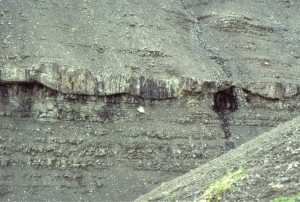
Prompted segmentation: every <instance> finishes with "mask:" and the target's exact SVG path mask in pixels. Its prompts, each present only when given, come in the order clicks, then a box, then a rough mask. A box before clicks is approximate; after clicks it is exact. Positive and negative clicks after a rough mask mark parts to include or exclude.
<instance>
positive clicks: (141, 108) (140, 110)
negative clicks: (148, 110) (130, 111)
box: [136, 106, 145, 114]
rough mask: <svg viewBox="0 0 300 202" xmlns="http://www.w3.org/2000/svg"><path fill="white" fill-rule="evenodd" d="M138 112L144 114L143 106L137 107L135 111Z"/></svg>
mask: <svg viewBox="0 0 300 202" xmlns="http://www.w3.org/2000/svg"><path fill="white" fill-rule="evenodd" d="M136 110H137V111H138V112H140V113H142V114H144V113H145V109H144V107H143V106H139V107H138V108H137V109H136Z"/></svg>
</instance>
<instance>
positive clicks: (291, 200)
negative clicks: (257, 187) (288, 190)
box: [271, 192, 300, 202]
mask: <svg viewBox="0 0 300 202" xmlns="http://www.w3.org/2000/svg"><path fill="white" fill-rule="evenodd" d="M297 201H300V192H298V193H296V194H294V195H291V196H280V197H277V198H274V199H273V200H272V201H271V202H297Z"/></svg>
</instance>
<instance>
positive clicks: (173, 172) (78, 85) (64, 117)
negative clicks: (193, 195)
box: [0, 0, 300, 201]
mask: <svg viewBox="0 0 300 202" xmlns="http://www.w3.org/2000/svg"><path fill="white" fill-rule="evenodd" d="M299 9H300V2H298V1H283V0H275V1H271V0H265V1H259V0H257V1H250V0H249V1H248V0H243V1H222V0H216V1H206V0H198V1H196V0H185V1H162V0H159V1H158V0H157V1H156V0H154V1H141V0H127V1H111V0H109V1H108V0H107V1H97V0H87V1H80V0H64V1H60V0H51V1H43V0H30V1H21V0H19V1H18V0H16V1H10V0H2V1H0V116H1V117H0V119H1V125H0V126H1V127H0V155H1V156H0V160H1V161H0V165H1V175H0V179H1V182H0V183H1V184H0V197H2V199H3V200H40V199H42V198H49V199H53V200H78V199H79V198H81V199H84V200H98V199H103V200H108V201H111V200H120V199H122V200H133V199H135V198H137V197H138V196H139V195H141V194H144V193H146V192H148V191H150V190H151V189H153V188H154V187H156V186H157V185H158V184H160V183H161V182H163V181H165V180H167V179H170V178H173V177H175V176H178V175H181V174H183V173H185V172H187V171H189V170H191V169H193V168H196V167H197V166H199V165H202V164H204V163H206V162H208V161H209V160H211V159H213V158H215V157H217V156H219V155H221V154H223V153H225V152H227V151H228V150H229V149H231V148H234V147H237V146H239V145H241V144H242V143H244V142H246V141H248V140H250V139H252V138H254V137H256V136H257V135H259V134H261V133H263V132H265V131H268V130H270V129H272V128H274V127H276V126H277V125H278V124H281V123H283V122H286V121H288V120H291V119H292V118H293V117H296V116H297V115H298V114H299V111H300V102H299V100H300V94H299V92H300V81H299V76H300V67H299V64H300V61H299V60H300V45H299V44H300V42H299V38H300V34H299V33H300V26H299V22H300V19H298V18H299V16H298V11H299ZM139 107H143V109H144V110H145V113H141V112H139V111H138V110H137V109H138V108H139ZM19 182H24V183H23V184H19ZM129 193H130V194H129Z"/></svg>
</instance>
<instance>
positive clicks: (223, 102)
mask: <svg viewBox="0 0 300 202" xmlns="http://www.w3.org/2000/svg"><path fill="white" fill-rule="evenodd" d="M213 107H214V110H215V111H216V112H217V113H218V114H219V117H220V121H221V128H222V130H223V131H224V137H225V139H226V142H225V147H226V148H228V149H232V148H234V144H233V143H232V142H230V140H229V139H230V136H231V133H230V130H229V123H228V117H229V115H230V113H232V112H234V111H235V110H237V109H238V104H237V101H236V96H235V93H234V87H230V88H229V89H226V90H222V91H219V92H217V93H216V94H215V96H214V106H213Z"/></svg>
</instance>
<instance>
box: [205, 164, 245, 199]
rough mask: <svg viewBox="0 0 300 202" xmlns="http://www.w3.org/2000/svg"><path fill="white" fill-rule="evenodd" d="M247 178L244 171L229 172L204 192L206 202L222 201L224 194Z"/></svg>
mask: <svg viewBox="0 0 300 202" xmlns="http://www.w3.org/2000/svg"><path fill="white" fill-rule="evenodd" d="M246 176H247V173H246V171H245V170H243V169H239V170H237V171H229V172H228V173H227V174H226V175H225V176H223V177H222V178H221V179H219V180H217V181H215V182H214V183H213V184H212V185H210V186H209V187H208V188H207V189H206V190H205V192H204V197H205V200H206V201H214V200H220V199H221V197H222V196H223V195H224V193H226V192H228V191H229V190H230V189H231V188H232V187H233V186H234V185H235V184H236V183H237V182H239V181H241V180H242V179H244V178H245V177H246Z"/></svg>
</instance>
